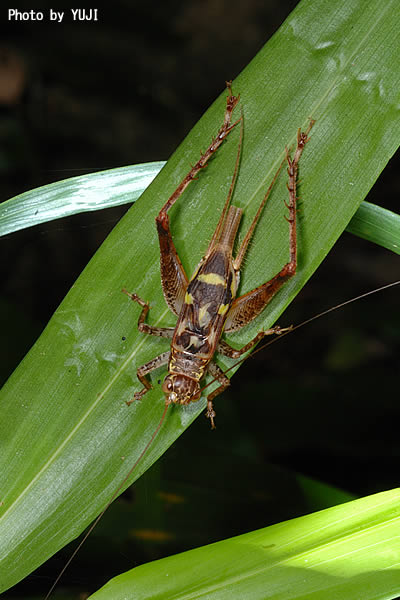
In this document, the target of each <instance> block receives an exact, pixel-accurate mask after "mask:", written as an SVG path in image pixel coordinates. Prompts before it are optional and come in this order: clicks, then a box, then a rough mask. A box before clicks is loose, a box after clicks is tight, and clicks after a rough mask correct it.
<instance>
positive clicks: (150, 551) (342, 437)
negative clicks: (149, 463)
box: [0, 0, 400, 598]
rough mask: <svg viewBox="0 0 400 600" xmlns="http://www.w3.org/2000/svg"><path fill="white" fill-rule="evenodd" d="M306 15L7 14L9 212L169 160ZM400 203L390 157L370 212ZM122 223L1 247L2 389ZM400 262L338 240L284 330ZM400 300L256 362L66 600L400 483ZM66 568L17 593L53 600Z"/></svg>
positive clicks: (122, 520) (98, 547)
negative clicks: (30, 196)
mask: <svg viewBox="0 0 400 600" xmlns="http://www.w3.org/2000/svg"><path fill="white" fill-rule="evenodd" d="M296 4H297V2H295V1H292V2H289V1H285V2H283V1H282V0H276V1H274V0H270V1H268V2H262V1H261V0H250V1H248V2H246V3H232V2H231V1H230V0H219V1H215V0H208V1H205V0H197V1H186V2H178V1H175V2H174V1H172V2H166V3H157V5H156V6H154V3H140V6H139V5H138V6H137V8H136V7H135V6H132V5H130V4H128V3H124V2H113V3H112V8H108V9H102V8H99V9H98V21H91V22H90V21H78V22H75V23H73V22H72V18H71V16H70V15H69V9H56V10H65V12H66V16H65V17H64V22H63V23H62V24H57V23H50V22H49V21H48V19H47V12H48V10H49V8H50V7H51V8H54V4H52V5H51V6H48V7H47V8H44V7H45V4H43V3H42V4H41V7H42V8H41V10H42V11H43V12H44V14H45V19H44V21H43V22H33V21H25V22H10V21H8V20H7V9H6V8H2V9H1V36H0V40H1V43H0V142H1V143H0V171H1V198H0V199H1V200H6V199H8V198H10V197H12V196H14V195H16V194H19V193H21V192H23V191H26V190H29V189H32V188H34V187H37V186H39V185H44V184H47V183H50V182H53V181H57V180H59V179H64V178H66V177H73V176H76V175H80V174H83V173H89V172H92V171H97V170H103V169H108V168H113V167H117V166H122V165H127V164H134V163H140V162H146V161H152V160H162V159H167V158H168V157H169V156H170V154H171V153H172V152H173V151H174V149H175V148H176V146H177V145H178V144H179V143H180V141H181V140H182V139H183V137H184V136H185V135H186V133H187V132H188V131H189V130H190V128H191V127H192V125H193V124H194V123H195V122H196V121H197V120H198V118H199V117H200V116H201V115H202V113H203V112H204V111H205V110H206V109H207V107H208V106H209V105H210V103H211V102H212V101H213V100H214V99H215V97H216V96H217V95H218V94H219V93H220V92H221V91H222V89H223V87H224V82H225V80H226V79H233V78H235V77H236V76H237V74H238V73H239V72H240V71H241V70H242V69H243V68H244V67H245V66H246V64H247V63H248V62H249V61H250V60H251V59H252V58H253V56H254V55H255V54H256V53H257V51H258V50H259V49H260V48H261V47H262V46H263V45H264V43H265V42H266V41H267V40H268V39H269V38H270V37H271V35H272V34H273V33H274V31H275V30H276V29H277V28H278V27H279V26H280V24H281V23H282V22H283V20H284V19H285V18H286V17H287V15H288V14H289V13H290V11H291V10H292V9H293V8H294V6H295V5H296ZM19 10H30V7H27V8H25V9H23V8H19ZM87 10H88V9H87ZM398 192H399V175H398V170H396V166H395V164H394V161H393V160H392V161H391V164H389V166H388V167H387V169H386V170H385V172H384V173H383V175H382V177H381V178H380V179H379V181H378V183H377V184H376V186H375V187H374V189H373V190H372V191H371V193H370V194H369V197H368V198H367V199H368V200H369V201H371V202H375V203H376V204H380V205H382V206H385V207H387V208H391V209H392V210H395V209H396V206H395V202H394V199H395V198H396V197H398ZM126 210H127V207H119V208H116V209H109V210H107V211H102V212H98V213H88V214H85V215H80V216H75V217H71V218H69V219H64V220H59V221H55V222H53V223H51V224H46V225H43V226H40V227H34V228H32V229H28V230H25V231H21V232H17V233H15V234H12V235H9V236H7V237H5V238H2V240H1V244H2V248H1V256H2V259H3V260H2V261H1V267H0V268H1V275H0V276H1V282H2V290H1V295H0V303H1V304H0V306H1V308H2V310H1V313H0V314H1V323H0V326H1V328H2V332H3V336H2V338H3V343H2V347H1V352H2V355H1V361H0V373H1V376H2V380H3V381H4V380H5V379H6V378H7V377H8V375H9V374H10V373H11V372H12V370H13V369H14V368H15V366H16V365H17V364H18V362H19V360H20V359H21V358H22V357H23V355H24V354H25V353H26V352H27V350H28V349H29V348H30V346H31V345H32V344H33V343H34V341H35V339H36V338H37V336H38V335H39V334H40V332H41V331H42V329H43V328H44V327H45V325H46V322H47V321H48V319H49V318H50V316H51V315H52V313H53V311H54V310H55V309H56V307H57V306H58V304H59V303H60V302H61V300H62V298H63V297H64V295H65V294H66V292H67V291H68V289H69V288H70V286H71V285H72V283H73V282H74V280H75V279H76V277H77V276H78V275H79V273H80V272H81V270H82V269H83V267H84V266H85V265H86V263H87V262H88V260H89V259H90V258H91V256H92V255H93V253H94V252H95V250H96V249H97V248H98V246H99V245H100V244H101V243H102V241H103V240H104V238H105V237H106V235H107V233H108V232H109V231H110V230H111V229H112V227H113V226H114V225H115V223H116V222H117V221H118V219H119V218H120V217H121V216H122V215H123V214H124V212H125V211H126ZM398 264H399V263H398V257H397V256H395V255H394V254H392V253H390V252H389V251H387V250H384V249H381V248H378V247H375V246H373V245H372V244H369V243H367V242H365V241H363V240H359V239H355V238H353V237H352V236H350V235H349V234H344V235H343V237H342V238H341V240H340V241H339V242H338V244H337V245H336V246H335V248H334V249H333V251H332V252H331V254H330V256H329V257H328V258H327V260H326V261H325V262H324V264H323V265H322V266H321V268H320V269H319V271H318V272H317V274H316V275H315V276H314V277H313V279H312V281H311V282H310V283H309V284H308V285H307V286H306V288H305V289H304V291H303V292H302V294H301V295H300V296H299V297H298V300H297V302H296V303H295V305H294V306H293V307H291V308H290V309H289V310H288V311H287V313H286V314H285V315H284V316H283V317H282V318H281V320H280V322H281V325H286V324H290V323H298V322H300V321H301V320H303V319H304V318H307V317H309V316H312V315H313V314H314V313H316V312H318V311H321V310H323V309H325V308H328V307H329V306H331V305H332V304H335V303H337V302H340V301H342V300H345V299H347V298H350V297H351V296H352V295H356V294H358V293H361V292H363V291H368V290H369V289H372V288H373V287H376V286H379V285H382V284H384V283H388V282H391V281H393V280H395V279H396V278H398V272H399V268H398ZM398 300H399V292H398V289H396V288H395V289H393V290H391V291H388V292H384V293H382V294H379V295H376V296H374V297H372V298H370V299H367V300H363V301H361V302H358V303H356V304H353V305H352V306H351V307H348V308H346V309H344V310H340V311H337V312H336V313H335V314H334V315H331V316H329V317H325V318H323V319H321V320H319V321H318V322H317V323H315V324H313V325H312V326H310V327H308V328H307V329H306V328H305V329H304V330H301V331H299V332H298V333H296V334H294V335H292V336H291V337H288V338H287V339H285V340H282V341H280V342H279V343H277V344H275V345H274V346H273V347H271V348H270V349H268V350H267V351H266V352H265V353H264V352H260V353H259V354H257V356H256V357H255V358H254V359H252V360H249V361H248V363H247V364H246V365H245V366H244V367H243V368H242V369H241V371H240V373H238V374H237V375H236V377H235V378H234V380H233V382H232V383H233V385H232V389H231V390H229V391H228V392H226V393H225V394H224V395H223V396H221V398H220V399H218V417H219V421H218V430H217V431H216V432H215V433H212V434H211V433H210V432H209V431H208V425H207V423H206V422H205V420H203V419H198V420H197V422H196V423H195V424H194V425H193V426H192V427H191V428H190V429H189V430H188V431H187V432H186V433H185V434H184V435H183V436H182V437H181V438H180V439H179V440H178V441H177V442H176V444H175V445H174V447H172V448H171V449H170V451H169V452H168V453H167V455H166V457H164V460H163V461H159V463H157V465H155V467H153V469H152V470H151V471H150V472H149V473H148V474H147V475H146V476H145V477H144V478H142V480H141V481H140V482H139V483H138V484H137V485H136V486H135V487H134V489H133V490H131V491H130V492H128V493H127V494H125V496H124V499H123V500H122V501H121V502H120V503H119V505H120V508H119V511H117V509H116V508H114V507H112V508H111V509H110V511H109V515H107V516H106V517H105V518H104V520H103V524H102V525H101V526H99V528H98V530H97V532H96V534H94V535H93V538H92V541H89V542H88V543H87V545H86V550H83V551H82V554H81V556H80V557H79V558H77V559H76V561H75V565H74V566H72V567H71V569H70V570H69V572H68V574H66V575H65V577H64V580H63V582H64V585H65V586H75V587H74V589H75V590H77V591H76V596H74V595H73V592H72V591H70V589H68V591H67V596H66V597H78V593H79V592H81V591H82V590H85V591H94V589H96V587H98V586H99V585H100V584H101V583H104V582H105V581H106V580H107V578H108V577H110V576H112V575H113V574H116V573H118V572H120V571H124V570H126V569H128V568H130V567H131V566H134V565H136V564H140V563H141V562H144V561H146V560H151V559H154V558H158V557H161V556H164V555H168V554H171V553H173V552H178V551H182V550H185V549H188V548H191V547H194V546H197V545H200V544H204V543H207V542H210V541H215V540H217V539H220V538H222V537H228V536H232V535H235V534H239V533H242V532H244V531H248V530H251V529H254V528H257V527H262V526H265V525H268V524H269V523H272V522H277V521H279V520H281V519H285V518H290V517H293V516H297V515H299V514H305V513H307V512H311V511H312V510H316V509H318V508H322V507H324V506H326V505H328V504H335V503H336V502H339V501H340V500H341V499H345V497H343V498H342V497H340V496H339V497H337V498H336V497H335V496H334V494H333V495H330V494H329V493H325V492H322V491H321V490H320V491H318V490H317V488H315V487H313V486H312V485H311V487H310V488H308V487H307V486H306V485H305V483H304V481H303V480H300V479H299V477H298V475H297V474H299V473H301V474H304V475H307V476H309V477H312V478H315V479H316V480H318V481H320V482H325V483H328V484H330V485H332V486H336V487H337V488H341V489H343V490H346V491H347V492H349V493H350V494H353V495H355V496H358V495H365V494H368V493H374V492H376V491H380V490H384V489H389V488H392V487H395V486H397V485H398V457H399V441H398V430H397V423H398V420H399V416H400V415H399V412H400V410H399V407H398V402H397V398H398V389H397V384H398V358H397V356H398V350H399V337H400V335H399V334H400V318H399V314H398ZM282 424H284V425H283V426H282ZM272 465H274V466H272ZM255 482H257V483H256V484H255ZM329 498H330V499H329ZM205 520H206V522H207V526H205V524H204V521H205ZM135 523H146V526H144V527H143V528H141V529H140V531H139V530H138V529H135V528H134V527H135V525H134V524H135ZM93 540H94V541H93ZM70 552H71V551H70V550H66V551H65V555H66V556H68V555H69V554H70ZM65 555H64V556H58V557H56V558H55V559H54V560H53V564H52V565H51V564H50V565H47V566H44V567H43V568H42V569H41V570H39V572H38V573H36V574H34V575H33V576H31V577H30V578H29V579H28V580H27V581H26V582H25V585H27V588H23V587H22V585H23V584H21V585H20V586H17V587H16V588H15V589H14V590H13V591H10V592H9V593H8V594H7V596H9V597H14V596H13V594H15V597H17V595H19V596H21V597H24V598H25V597H26V595H27V591H26V590H27V589H28V590H29V591H30V592H31V593H32V591H35V590H37V591H38V593H39V590H41V589H46V588H47V587H49V584H50V583H51V581H52V578H53V574H52V570H53V569H54V570H55V571H56V572H57V570H58V569H59V568H60V567H61V566H62V565H63V563H64V562H65ZM91 565H92V566H94V573H93V574H90V573H89V568H90V566H91ZM60 589H62V586H61V588H60Z"/></svg>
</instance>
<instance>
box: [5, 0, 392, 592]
mask: <svg viewBox="0 0 400 600" xmlns="http://www.w3.org/2000/svg"><path fill="white" fill-rule="evenodd" d="M396 9H397V2H395V0H389V1H387V2H385V3H381V2H379V1H378V0H371V1H370V2H368V3H365V2H362V1H361V0H360V1H358V2H357V1H353V2H352V3H350V4H349V3H348V2H345V1H344V0H341V1H339V2H331V1H330V0H304V1H303V2H301V3H300V4H299V5H298V7H297V8H296V10H295V11H294V12H293V13H292V14H291V15H290V16H289V18H288V19H287V21H286V22H285V23H284V24H283V26H282V27H281V29H280V30H279V31H278V32H277V33H276V34H275V35H274V37H273V38H272V39H271V40H270V42H269V43H268V44H267V45H266V46H265V47H264V48H263V49H262V50H261V51H260V53H259V54H258V55H257V56H256V57H255V58H254V60H253V61H252V62H251V63H250V64H249V66H248V67H247V68H246V69H245V70H244V71H243V72H242V73H241V74H240V75H239V77H238V78H237V79H236V80H235V81H234V84H233V88H234V91H235V92H236V93H240V94H241V105H242V107H243V114H244V124H245V125H244V128H245V129H244V143H243V153H242V160H241V166H240V173H239V178H238V182H237V187H236V192H235V197H234V200H233V202H234V204H235V205H237V206H240V207H242V208H243V209H244V213H245V214H244V219H243V223H242V226H241V235H243V232H244V231H246V227H247V226H248V224H249V222H250V220H251V219H252V217H253V215H254V214H255V211H256V209H257V206H258V204H259V202H260V201H261V199H262V197H263V194H264V192H265V190H266V188H267V187H268V183H269V181H270V180H271V177H272V175H273V173H274V172H275V170H276V168H277V166H278V165H279V163H280V162H281V160H282V158H283V156H284V148H285V146H286V145H287V146H291V145H293V144H294V142H295V139H296V131H297V128H298V127H303V128H305V127H306V126H307V123H308V119H309V117H313V118H314V119H316V120H317V122H316V125H315V127H314V129H313V130H312V134H311V139H310V142H309V144H308V145H307V148H306V150H305V152H304V155H303V158H302V161H301V165H300V177H301V182H302V183H301V188H300V193H301V198H302V202H301V212H300V217H299V227H298V238H299V265H298V273H297V275H296V277H295V278H293V279H292V280H291V281H290V283H288V284H287V285H286V286H285V287H284V289H282V291H281V292H280V293H279V294H278V295H277V296H276V297H275V298H274V300H273V301H272V302H271V303H270V305H269V306H268V308H267V310H265V311H264V313H263V315H262V316H261V317H260V318H258V319H257V320H255V321H254V323H252V324H251V325H250V326H248V327H246V328H244V329H243V330H242V331H240V332H239V333H237V334H235V335H234V336H232V341H233V343H234V344H237V345H240V344H243V343H244V342H246V341H248V340H249V339H251V337H252V336H253V335H254V334H255V333H256V331H258V330H260V329H261V328H264V327H268V326H269V325H271V323H273V322H274V321H275V320H276V319H277V317H278V316H279V315H280V314H281V312H282V311H283V310H284V309H285V307H286V306H287V305H288V303H289V302H290V301H291V300H292V299H293V298H294V296H295V295H296V294H297V292H298V291H299V290H300V289H301V287H302V286H303V285H304V283H305V282H306V281H307V279H308V278H309V277H310V276H311V274H312V273H313V271H314V270H315V269H316V268H317V266H318V265H319V263H320V262H321V261H322V260H323V259H324V257H325V256H326V254H327V253H328V252H329V250H330V248H331V247H332V245H333V244H334V242H335V240H336V239H337V238H338V236H339V235H340V233H341V232H342V231H343V230H344V228H345V227H346V225H347V224H348V222H349V220H350V219H351V217H352V216H353V215H354V213H355V211H356V210H357V207H358V206H359V204H360V202H361V201H362V200H363V198H364V197H365V196H366V194H367V192H368V190H369V189H370V188H371V186H372V185H373V183H374V182H375V180H376V178H377V177H378V176H379V173H380V172H381V171H382V169H383V168H384V166H385V164H386V163H387V161H388V160H389V158H390V157H391V156H392V154H393V153H394V151H395V150H396V148H397V146H398V143H399V138H400V132H399V129H400V125H399V123H400V122H399V119H398V106H399V103H398V95H397V90H398V80H399V67H398V60H397V59H398V38H399V30H398V27H397V19H396ZM225 97H226V92H225V93H223V94H222V95H221V97H220V98H219V99H218V100H217V101H216V102H215V103H214V104H213V105H212V106H211V108H210V109H209V110H208V111H207V113H206V114H205V115H204V117H203V118H202V119H201V120H200V121H199V123H198V124H197V125H196V126H195V127H194V129H193V130H192V131H191V132H190V134H189V136H188V137H187V138H186V140H185V141H184V142H183V144H182V145H181V146H180V147H179V148H178V150H177V151H176V153H175V154H174V155H173V156H172V158H171V159H170V160H169V162H168V164H167V165H166V167H165V168H164V169H163V170H162V172H161V173H160V175H159V176H158V177H157V178H156V180H155V181H154V182H153V183H152V184H151V186H150V187H149V188H148V189H147V190H146V192H145V194H143V196H142V198H141V199H140V200H138V201H137V202H136V204H135V205H134V207H133V208H132V209H131V210H130V211H129V212H128V214H127V215H126V216H125V217H124V218H123V219H122V220H121V221H120V223H119V224H118V225H117V227H116V228H115V229H114V231H113V232H112V233H111V235H110V236H109V237H108V239H107V240H106V242H105V243H104V244H103V246H102V247H101V249H100V250H99V251H98V252H97V253H96V255H95V257H94V258H93V260H92V261H91V262H90V263H89V265H88V266H87V268H86V269H85V270H84V272H83V273H82V275H81V277H80V278H79V279H78V281H77V282H76V283H75V285H74V286H73V287H72V289H71V290H70V292H69V294H68V295H67V296H66V298H65V300H64V301H63V303H62V304H61V305H60V307H59V308H58V310H57V311H56V312H55V314H54V316H53V318H52V319H51V321H50V322H49V324H48V326H47V328H46V329H45V331H44V332H43V334H42V336H41V337H40V339H39V340H38V342H37V343H36V344H35V346H34V347H33V348H32V350H31V351H30V352H29V354H28V355H27V356H26V357H25V359H24V360H23V361H22V363H21V365H20V366H19V367H18V369H17V370H16V371H15V373H14V374H13V376H12V377H11V378H10V380H9V381H8V383H7V384H6V386H5V387H4V389H3V391H2V396H1V405H0V410H1V419H0V439H1V444H2V447H1V453H0V461H1V462H0V490H1V502H2V505H1V516H0V556H1V559H0V582H1V590H4V589H7V588H8V587H10V586H11V585H13V584H14V583H16V582H17V581H19V580H20V579H21V578H22V577H24V576H25V575H27V574H28V573H30V572H31V571H32V570H33V569H34V568H35V567H36V566H37V565H39V564H41V563H42V562H43V561H44V560H45V559H46V558H47V557H49V556H51V555H52V554H54V552H56V551H57V549H59V548H60V547H62V546H63V545H64V544H66V543H67V542H68V541H70V540H71V539H73V538H75V537H76V536H77V535H78V534H79V533H80V532H81V531H82V530H83V528H84V527H85V526H86V525H87V524H88V523H89V522H90V521H92V519H93V518H94V517H95V516H96V515H97V514H98V513H99V512H100V510H101V509H102V508H103V507H104V506H105V504H106V503H107V501H108V500H109V498H110V497H111V496H112V494H113V492H114V490H115V489H116V487H117V486H118V484H119V483H120V482H121V481H122V480H123V478H124V477H125V476H126V474H127V473H128V471H129V469H130V467H131V465H132V464H133V463H134V461H135V460H136V459H137V458H138V457H139V456H140V453H141V452H142V451H143V449H144V448H145V446H146V444H147V442H148V441H149V439H150V437H151V435H152V433H153V432H154V430H155V428H156V426H157V424H158V422H159V419H160V416H161V414H162V411H163V404H164V402H163V399H162V397H161V393H160V387H159V386H158V385H157V378H158V377H159V375H158V374H157V375H156V376H155V378H154V379H153V383H154V384H155V386H154V390H153V391H151V392H150V393H148V394H147V395H146V396H145V398H144V399H143V401H142V402H138V403H134V404H133V405H132V406H130V407H129V408H128V407H127V406H126V404H125V401H126V400H129V399H131V398H132V396H133V393H134V392H135V391H136V390H138V389H139V384H138V382H137V379H136V369H137V367H138V366H139V365H141V364H143V363H144V362H146V361H148V360H150V359H151V358H153V357H154V356H156V355H157V354H159V353H161V352H163V351H165V350H166V349H167V348H168V345H167V343H166V340H161V339H158V338H148V337H146V336H144V335H141V334H139V333H138V331H137V326H136V323H137V318H138V314H139V307H138V306H136V305H135V304H133V303H132V302H130V301H129V299H128V298H127V297H126V296H124V295H123V294H121V288H122V287H126V288H127V289H129V290H131V291H135V292H137V293H139V294H140V296H141V297H143V298H144V299H146V300H148V301H149V302H150V304H151V312H150V315H149V320H150V322H151V323H152V324H162V325H164V326H168V325H172V324H174V318H173V316H172V315H171V314H170V313H168V311H167V309H166V306H165V302H164V300H163V296H162V291H161V286H160V275H159V268H158V259H159V254H158V252H159V251H158V242H157V237H156V232H155V227H154V218H155V216H156V214H157V212H158V211H159V209H160V207H161V206H162V205H163V203H164V202H165V200H166V198H167V197H168V195H169V194H171V193H172V192H173V190H174V189H175V187H176V186H177V185H178V183H179V182H180V181H181V180H182V178H183V176H184V175H185V174H186V173H187V171H188V168H189V165H190V163H193V162H195V161H196V160H197V159H198V156H199V152H200V150H204V149H205V148H206V147H207V145H208V144H209V143H210V140H211V138H212V135H215V133H216V131H217V129H218V126H219V124H220V122H221V119H222V116H223V111H224V104H225ZM237 114H238V116H239V115H240V113H239V112H238V113H237ZM238 133H239V132H238V131H234V132H232V134H231V135H230V137H229V140H228V141H227V142H226V143H225V144H224V146H223V147H222V148H221V150H220V151H219V152H218V154H217V156H216V157H215V159H214V160H212V161H211V163H210V164H209V166H208V167H207V169H205V170H203V172H202V173H201V175H200V177H199V179H198V181H196V182H194V183H193V184H191V186H190V187H189V189H188V190H187V191H186V192H185V194H184V196H183V197H182V198H181V199H180V201H179V202H178V203H177V205H176V206H175V207H174V208H173V210H172V211H171V212H172V214H171V222H172V228H173V233H174V239H175V241H176V245H177V248H178V251H179V254H180V256H181V259H182V262H183V264H184V267H185V269H186V270H187V271H188V272H191V271H193V268H194V267H195V265H196V263H197V262H198V260H199V259H200V258H201V256H202V253H203V252H204V250H205V248H206V246H207V242H208V240H209V239H210V237H211V235H212V232H213V229H214V227H215V224H216V222H217V219H218V215H219V213H220V210H221V207H222V205H223V202H224V199H225V197H226V194H227V190H228V188H229V183H230V179H231V176H232V171H233V166H234V161H235V155H236V150H237V143H238ZM285 184H286V181H285V177H284V175H283V174H282V176H281V177H280V179H279V182H278V184H277V186H276V187H275V189H274V191H273V193H272V195H271V197H270V200H269V202H268V206H267V207H266V209H265V212H264V214H263V217H262V219H261V221H260V223H259V226H258V228H257V231H256V234H255V236H254V240H253V243H252V245H251V248H250V250H249V252H248V257H247V262H246V265H245V268H244V270H243V276H242V281H241V288H240V291H241V292H242V293H243V292H246V291H247V290H250V289H252V288H253V287H255V286H257V285H259V284H260V283H262V282H264V281H266V280H268V279H269V278H270V277H271V276H273V275H274V274H275V273H276V272H277V271H278V270H279V269H280V268H281V267H282V265H283V264H284V263H285V262H286V260H287V257H288V227H287V223H286V221H285V220H284V218H283V216H284V214H285V208H284V205H283V201H284V200H285V199H286V198H287V191H286V188H285ZM55 185H57V184H55ZM63 185H64V184H63ZM105 191H106V192H107V189H106V190H105ZM64 193H65V188H64ZM107 193H108V192H107ZM113 193H114V192H113V191H112V190H110V195H112V194H113ZM221 364H225V363H224V361H221ZM204 404H205V400H204V399H202V400H201V401H200V402H199V403H198V404H193V405H191V406H189V407H187V408H179V407H176V408H174V409H170V410H169V411H168V413H167V416H166V419H165V422H164V424H163V426H162V428H161V431H160V433H159V435H158V436H157V438H156V440H155V442H154V443H153V444H152V446H151V448H150V449H149V451H148V452H147V454H146V455H145V456H144V457H143V459H142V460H141V461H140V462H139V464H138V467H137V469H136V470H135V472H134V475H133V476H132V478H131V479H132V480H133V479H136V478H137V477H139V476H140V475H141V474H142V473H143V472H144V471H145V470H146V469H147V468H148V467H149V465H151V464H152V463H153V462H154V461H155V460H156V459H157V458H158V457H159V456H160V455H161V454H162V453H163V452H164V451H165V450H166V448H168V447H169V446H170V445H171V444H172V443H173V442H174V440H175V439H176V438H177V437H178V436H179V435H180V434H181V433H182V431H183V430H184V429H185V428H186V427H188V425H189V424H190V423H191V422H192V421H193V419H195V418H196V416H197V415H198V414H199V413H200V412H202V411H203V409H204ZM205 427H206V425H205Z"/></svg>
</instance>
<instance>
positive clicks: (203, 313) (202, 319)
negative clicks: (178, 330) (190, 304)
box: [199, 302, 211, 327]
mask: <svg viewBox="0 0 400 600" xmlns="http://www.w3.org/2000/svg"><path fill="white" fill-rule="evenodd" d="M209 306H210V303H209V302H207V304H205V305H204V306H201V307H200V309H199V325H200V327H207V325H208V324H209V322H210V321H211V315H210V313H209V312H208V307H209Z"/></svg>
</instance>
